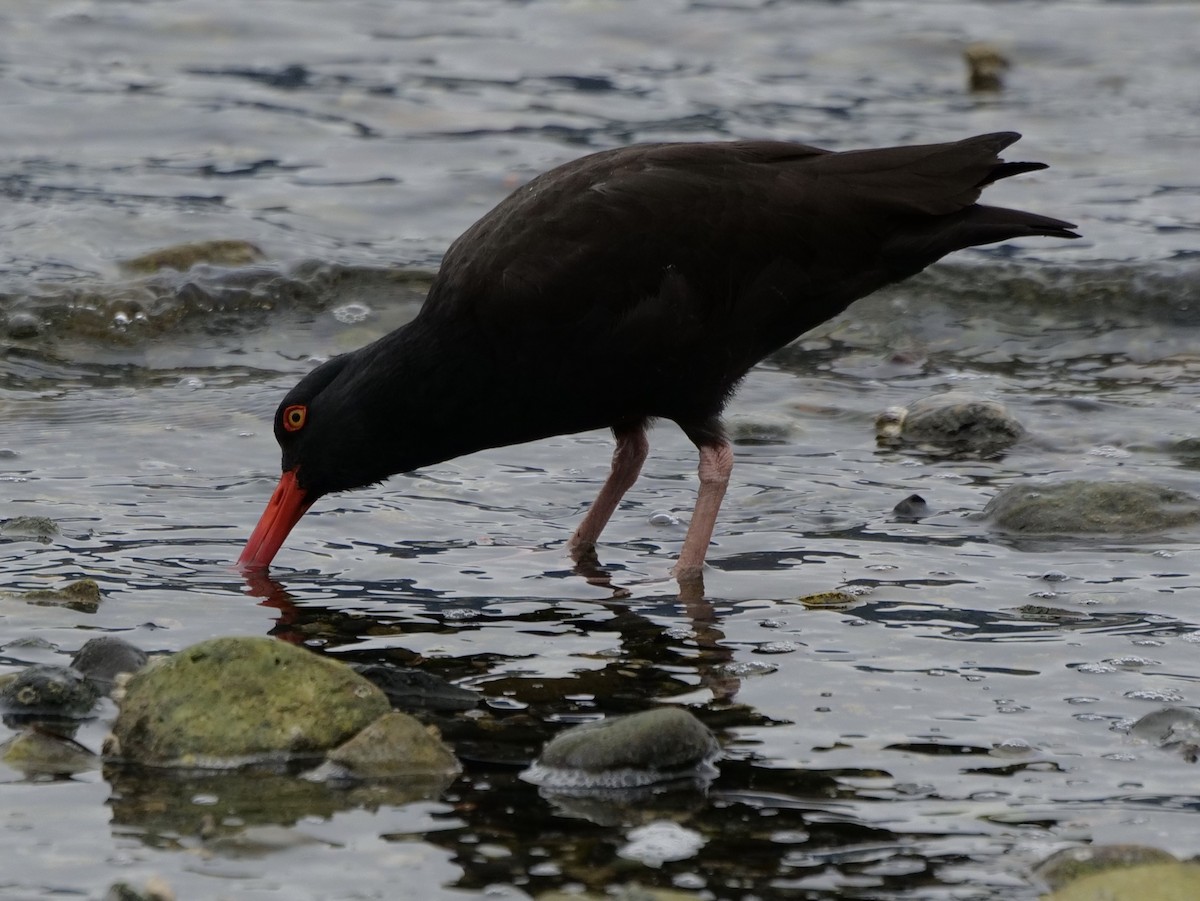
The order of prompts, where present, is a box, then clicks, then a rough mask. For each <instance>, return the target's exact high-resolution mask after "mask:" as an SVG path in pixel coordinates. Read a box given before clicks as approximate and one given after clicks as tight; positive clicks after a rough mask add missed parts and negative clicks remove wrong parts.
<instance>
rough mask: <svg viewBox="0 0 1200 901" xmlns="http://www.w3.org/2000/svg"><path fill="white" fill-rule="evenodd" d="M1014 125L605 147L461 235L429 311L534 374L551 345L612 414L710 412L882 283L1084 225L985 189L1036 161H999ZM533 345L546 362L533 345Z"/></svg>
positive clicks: (550, 366)
mask: <svg viewBox="0 0 1200 901" xmlns="http://www.w3.org/2000/svg"><path fill="white" fill-rule="evenodd" d="M1017 137H1018V136H1017V135H1015V134H1011V133H1001V134H994V135H983V136H979V137H976V138H970V139H967V140H965V141H959V142H955V143H950V144H932V145H921V146H909V147H895V148H885V149H879V150H861V151H849V152H843V153H831V152H829V151H825V150H820V149H818V148H814V147H808V146H805V145H800V144H790V143H783V142H730V143H706V144H658V145H642V146H638V147H629V148H623V149H619V150H612V151H605V152H602V153H599V154H593V155H591V156H588V157H584V158H583V159H580V160H576V161H575V162H572V163H568V164H566V165H564V166H561V167H559V168H557V169H554V170H551V171H550V172H548V173H546V174H544V175H542V176H539V177H538V178H535V179H534V180H533V181H531V182H530V183H529V184H527V185H525V186H524V187H522V188H520V189H518V190H517V191H516V192H514V193H513V194H512V195H511V196H510V197H508V198H507V199H506V200H504V201H503V202H502V203H501V204H500V205H499V206H497V207H496V208H495V209H494V210H493V211H492V212H490V213H489V214H488V215H486V216H485V217H484V218H483V219H481V220H480V221H479V222H478V223H476V224H475V225H474V226H472V227H471V228H470V229H469V230H468V231H467V232H466V233H464V234H463V236H462V237H461V238H459V239H458V240H457V241H456V242H455V243H454V244H453V245H452V246H451V248H450V250H449V251H448V252H447V254H446V257H445V260H444V262H443V267H442V274H441V275H440V276H439V277H438V279H437V280H436V282H435V284H434V286H433V288H432V290H431V292H430V297H429V299H428V301H427V303H426V307H425V309H424V310H423V312H422V316H427V317H431V318H432V319H441V320H443V321H446V322H454V323H456V324H457V325H458V326H460V327H461V326H463V325H464V324H465V323H471V324H472V325H473V326H474V328H475V329H476V334H475V337H474V339H473V340H474V341H475V343H476V344H477V345H487V346H490V347H491V349H492V352H493V353H494V354H495V357H496V359H495V360H494V361H493V362H494V363H495V362H499V363H501V364H504V365H508V366H527V367H528V379H530V380H536V379H542V378H549V377H552V376H551V373H552V372H553V371H554V369H555V366H554V364H555V362H556V361H557V362H558V363H559V364H560V367H559V368H560V369H563V370H566V371H569V372H570V373H571V374H572V378H573V379H576V380H577V381H579V382H580V385H579V387H580V390H586V391H596V392H599V391H600V390H601V386H603V393H604V396H605V404H606V410H605V411H604V414H603V415H605V416H612V415H618V414H621V415H624V413H623V412H622V411H626V412H627V413H629V414H630V415H633V414H636V415H661V416H669V417H671V418H674V419H682V418H696V417H701V416H711V415H715V413H716V412H717V411H719V409H720V407H721V405H722V404H723V403H724V401H725V399H726V397H727V396H728V394H729V392H730V391H731V390H732V388H733V386H734V385H735V384H736V382H737V380H738V379H740V378H741V377H742V375H744V374H745V372H746V371H747V370H748V369H749V367H750V366H752V365H753V364H754V363H755V362H757V361H758V360H759V359H761V358H762V357H763V356H764V355H766V354H767V353H769V352H770V351H771V350H773V349H776V348H778V347H780V346H782V345H784V344H786V343H787V342H789V341H791V340H793V339H794V338H796V337H797V336H798V335H800V334H802V333H803V332H804V331H807V330H808V329H810V328H812V327H814V326H816V325H817V324H819V323H821V322H823V321H825V320H827V319H829V318H831V317H832V316H834V315H836V314H837V313H839V312H840V311H841V310H842V309H844V308H845V307H846V306H847V305H849V304H850V303H851V302H852V301H854V300H855V299H857V298H859V297H862V296H864V295H865V294H868V293H870V292H871V291H873V290H875V289H877V288H879V287H881V286H882V285H884V284H887V283H889V282H892V281H896V280H898V279H901V278H904V277H907V276H909V275H911V274H913V273H915V272H918V271H920V270H921V269H923V268H925V267H926V266H927V265H929V264H930V263H932V262H934V261H935V260H937V259H938V258H940V257H942V256H944V255H945V254H947V253H950V252H952V251H954V250H957V249H960V248H963V247H968V246H971V245H974V244H980V243H988V242H991V241H999V240H1005V239H1007V238H1011V237H1016V236H1020V235H1035V234H1041V235H1056V236H1071V237H1073V234H1072V233H1071V232H1069V231H1068V229H1069V228H1070V226H1069V225H1068V224H1067V223H1064V222H1059V221H1058V220H1053V219H1047V218H1045V217H1040V216H1035V215H1033V214H1028V213H1021V212H1017V211H1009V210H999V209H995V208H988V207H980V206H977V205H976V204H975V201H976V200H977V199H978V197H979V194H980V192H981V190H982V189H983V187H985V186H986V185H987V184H989V183H991V182H992V181H994V180H996V179H997V178H1003V177H1006V176H1008V175H1014V174H1017V173H1018V172H1024V171H1029V170H1031V169H1036V168H1042V166H1041V164H1037V163H1003V162H1001V161H1000V160H999V158H998V156H997V154H998V153H999V152H1000V151H1001V150H1002V149H1003V148H1005V147H1007V146H1008V145H1009V144H1011V143H1012V142H1013V141H1015V140H1016V139H1017ZM531 356H532V357H537V358H540V359H541V360H542V362H540V363H537V364H523V363H521V362H520V361H521V360H523V359H524V358H526V357H531ZM677 372H678V373H686V374H687V377H688V378H689V379H691V381H689V382H688V384H687V386H686V387H685V386H684V385H683V384H682V383H676V381H675V380H673V379H672V374H673V373H677ZM591 373H594V374H595V377H594V380H593V379H592V377H591V376H590V375H589V374H591ZM697 373H699V374H700V375H701V377H702V379H703V381H702V382H696V381H695V380H694V379H695V377H696V375H697ZM656 386H657V387H656ZM681 398H686V400H681ZM638 404H642V405H643V406H644V407H645V409H640V410H635V409H634V407H636V406H637V405H638ZM689 404H691V405H692V406H690V407H689V406H688V405H689ZM668 407H670V409H668ZM685 407H687V408H686V409H685ZM609 408H611V409H609Z"/></svg>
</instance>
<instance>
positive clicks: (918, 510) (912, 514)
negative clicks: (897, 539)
mask: <svg viewBox="0 0 1200 901" xmlns="http://www.w3.org/2000/svg"><path fill="white" fill-rule="evenodd" d="M929 512H930V511H929V503H928V502H927V501H926V500H925V498H923V497H921V495H919V494H910V495H909V496H908V497H906V498H905V499H904V500H902V501H900V503H898V504H896V506H895V507H893V508H892V513H893V514H894V515H895V516H896V517H897V518H899V519H900V520H902V521H904V522H916V521H917V520H919V519H921V518H922V517H925V516H928V515H929Z"/></svg>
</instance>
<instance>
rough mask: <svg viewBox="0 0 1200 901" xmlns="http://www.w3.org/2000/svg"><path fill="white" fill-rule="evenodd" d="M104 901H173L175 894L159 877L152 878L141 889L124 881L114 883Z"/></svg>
mask: <svg viewBox="0 0 1200 901" xmlns="http://www.w3.org/2000/svg"><path fill="white" fill-rule="evenodd" d="M104 901H175V892H174V891H172V889H171V886H170V885H168V884H167V883H166V882H164V881H163V880H162V879H161V878H160V877H158V876H152V877H150V879H148V880H146V884H145V885H144V886H142V887H141V888H138V887H137V886H135V885H130V884H129V883H128V882H124V881H121V882H114V883H113V884H112V885H110V886H109V887H108V891H107V892H106V893H105V895H104Z"/></svg>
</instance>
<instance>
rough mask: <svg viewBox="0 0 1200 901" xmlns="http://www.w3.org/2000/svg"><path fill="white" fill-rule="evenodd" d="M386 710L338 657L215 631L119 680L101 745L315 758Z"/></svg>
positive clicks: (155, 758)
mask: <svg viewBox="0 0 1200 901" xmlns="http://www.w3.org/2000/svg"><path fill="white" fill-rule="evenodd" d="M389 709H390V707H389V705H388V702H387V698H386V696H385V695H384V694H383V692H382V691H380V690H379V689H378V688H376V687H375V686H374V685H372V684H371V683H370V682H368V681H367V680H366V679H364V678H363V677H362V676H360V675H358V673H356V672H354V670H352V669H351V668H350V667H349V666H346V665H345V664H343V663H340V662H338V661H335V660H330V659H329V658H326V657H321V656H319V655H317V654H315V653H313V652H311V651H308V650H305V649H303V648H298V647H295V646H293V645H289V644H285V643H284V642H281V641H276V640H275V639H271V638H258V637H237V638H215V639H210V640H209V641H203V642H200V643H199V644H196V645H192V646H191V647H188V648H184V649H183V650H182V651H179V652H178V653H176V654H174V655H173V656H171V657H168V658H165V659H162V660H157V661H155V662H153V663H152V664H151V665H149V666H146V667H144V668H142V669H141V670H139V671H138V672H137V673H136V674H135V675H134V676H133V677H132V678H131V679H130V680H129V682H128V684H127V685H126V686H125V691H124V695H123V697H122V698H121V701H120V712H119V713H118V715H117V718H116V721H115V722H114V724H113V732H112V735H111V736H110V738H109V741H107V742H106V745H105V753H106V754H107V755H108V756H112V757H119V758H123V759H126V760H131V761H135V762H141V763H149V764H155V765H178V766H188V767H216V768H228V767H230V766H236V765H239V764H243V763H259V762H264V761H279V760H288V759H292V758H297V757H307V756H316V755H321V754H324V752H326V751H328V750H329V749H331V748H334V747H337V746H338V745H340V744H342V743H343V742H345V741H346V740H348V739H349V738H350V737H351V736H353V735H355V734H356V733H357V732H359V731H360V730H361V729H363V728H365V727H366V726H368V725H369V724H370V723H372V722H373V721H374V720H376V719H378V718H379V717H380V716H382V715H383V714H385V713H387V712H388V711H389Z"/></svg>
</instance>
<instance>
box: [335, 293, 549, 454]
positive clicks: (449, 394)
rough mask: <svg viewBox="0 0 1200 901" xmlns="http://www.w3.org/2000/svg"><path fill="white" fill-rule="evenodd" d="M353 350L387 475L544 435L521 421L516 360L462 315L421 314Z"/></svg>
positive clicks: (372, 429) (369, 415)
mask: <svg viewBox="0 0 1200 901" xmlns="http://www.w3.org/2000/svg"><path fill="white" fill-rule="evenodd" d="M355 353H356V354H357V355H361V358H360V359H357V360H356V361H355V363H356V364H357V368H358V369H359V371H360V372H361V373H362V378H363V386H362V388H361V389H360V390H361V393H362V395H363V396H365V397H366V398H368V400H367V403H366V404H365V407H366V409H367V416H368V420H367V421H368V422H369V423H371V424H372V425H371V426H370V428H371V431H372V432H373V433H374V436H373V440H375V441H378V442H379V443H380V444H382V445H384V446H385V447H386V448H387V450H388V452H389V453H388V458H389V459H390V460H391V461H392V462H391V465H390V467H389V468H390V469H391V472H390V473H388V474H389V475H393V474H396V473H400V472H410V471H412V470H414V469H419V468H420V467H423V466H431V465H433V464H436V463H441V462H443V461H445V460H450V459H453V458H455V457H460V456H463V455H464V454H469V453H473V452H475V451H479V450H483V449H485V448H489V447H500V446H504V445H509V444H519V443H523V442H526V441H531V440H534V439H536V438H540V437H543V436H542V435H541V434H537V433H535V432H533V431H530V429H529V427H527V426H524V425H522V423H523V422H525V420H526V417H522V416H521V415H520V409H519V407H520V404H521V400H520V399H519V397H518V396H517V392H518V390H519V387H520V386H519V385H518V384H516V378H515V375H514V368H513V366H512V365H511V363H512V361H506V360H502V359H498V358H497V357H496V350H495V346H494V345H493V344H492V343H491V342H488V341H487V340H486V339H485V338H484V337H483V336H480V335H479V334H477V333H475V332H472V331H471V330H470V329H469V328H468V327H464V326H463V324H461V323H457V324H455V325H450V324H449V323H447V322H444V321H439V322H433V321H431V319H430V318H429V317H425V316H422V315H420V314H418V316H417V318H416V319H414V320H413V321H412V322H410V323H409V324H408V325H405V326H403V327H401V328H400V329H397V330H396V331H394V332H392V333H390V334H388V335H385V336H384V337H383V338H380V339H379V340H378V341H376V342H375V343H374V344H371V345H368V346H367V347H365V348H362V349H361V350H359V351H356V352H355ZM518 368H519V367H518Z"/></svg>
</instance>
